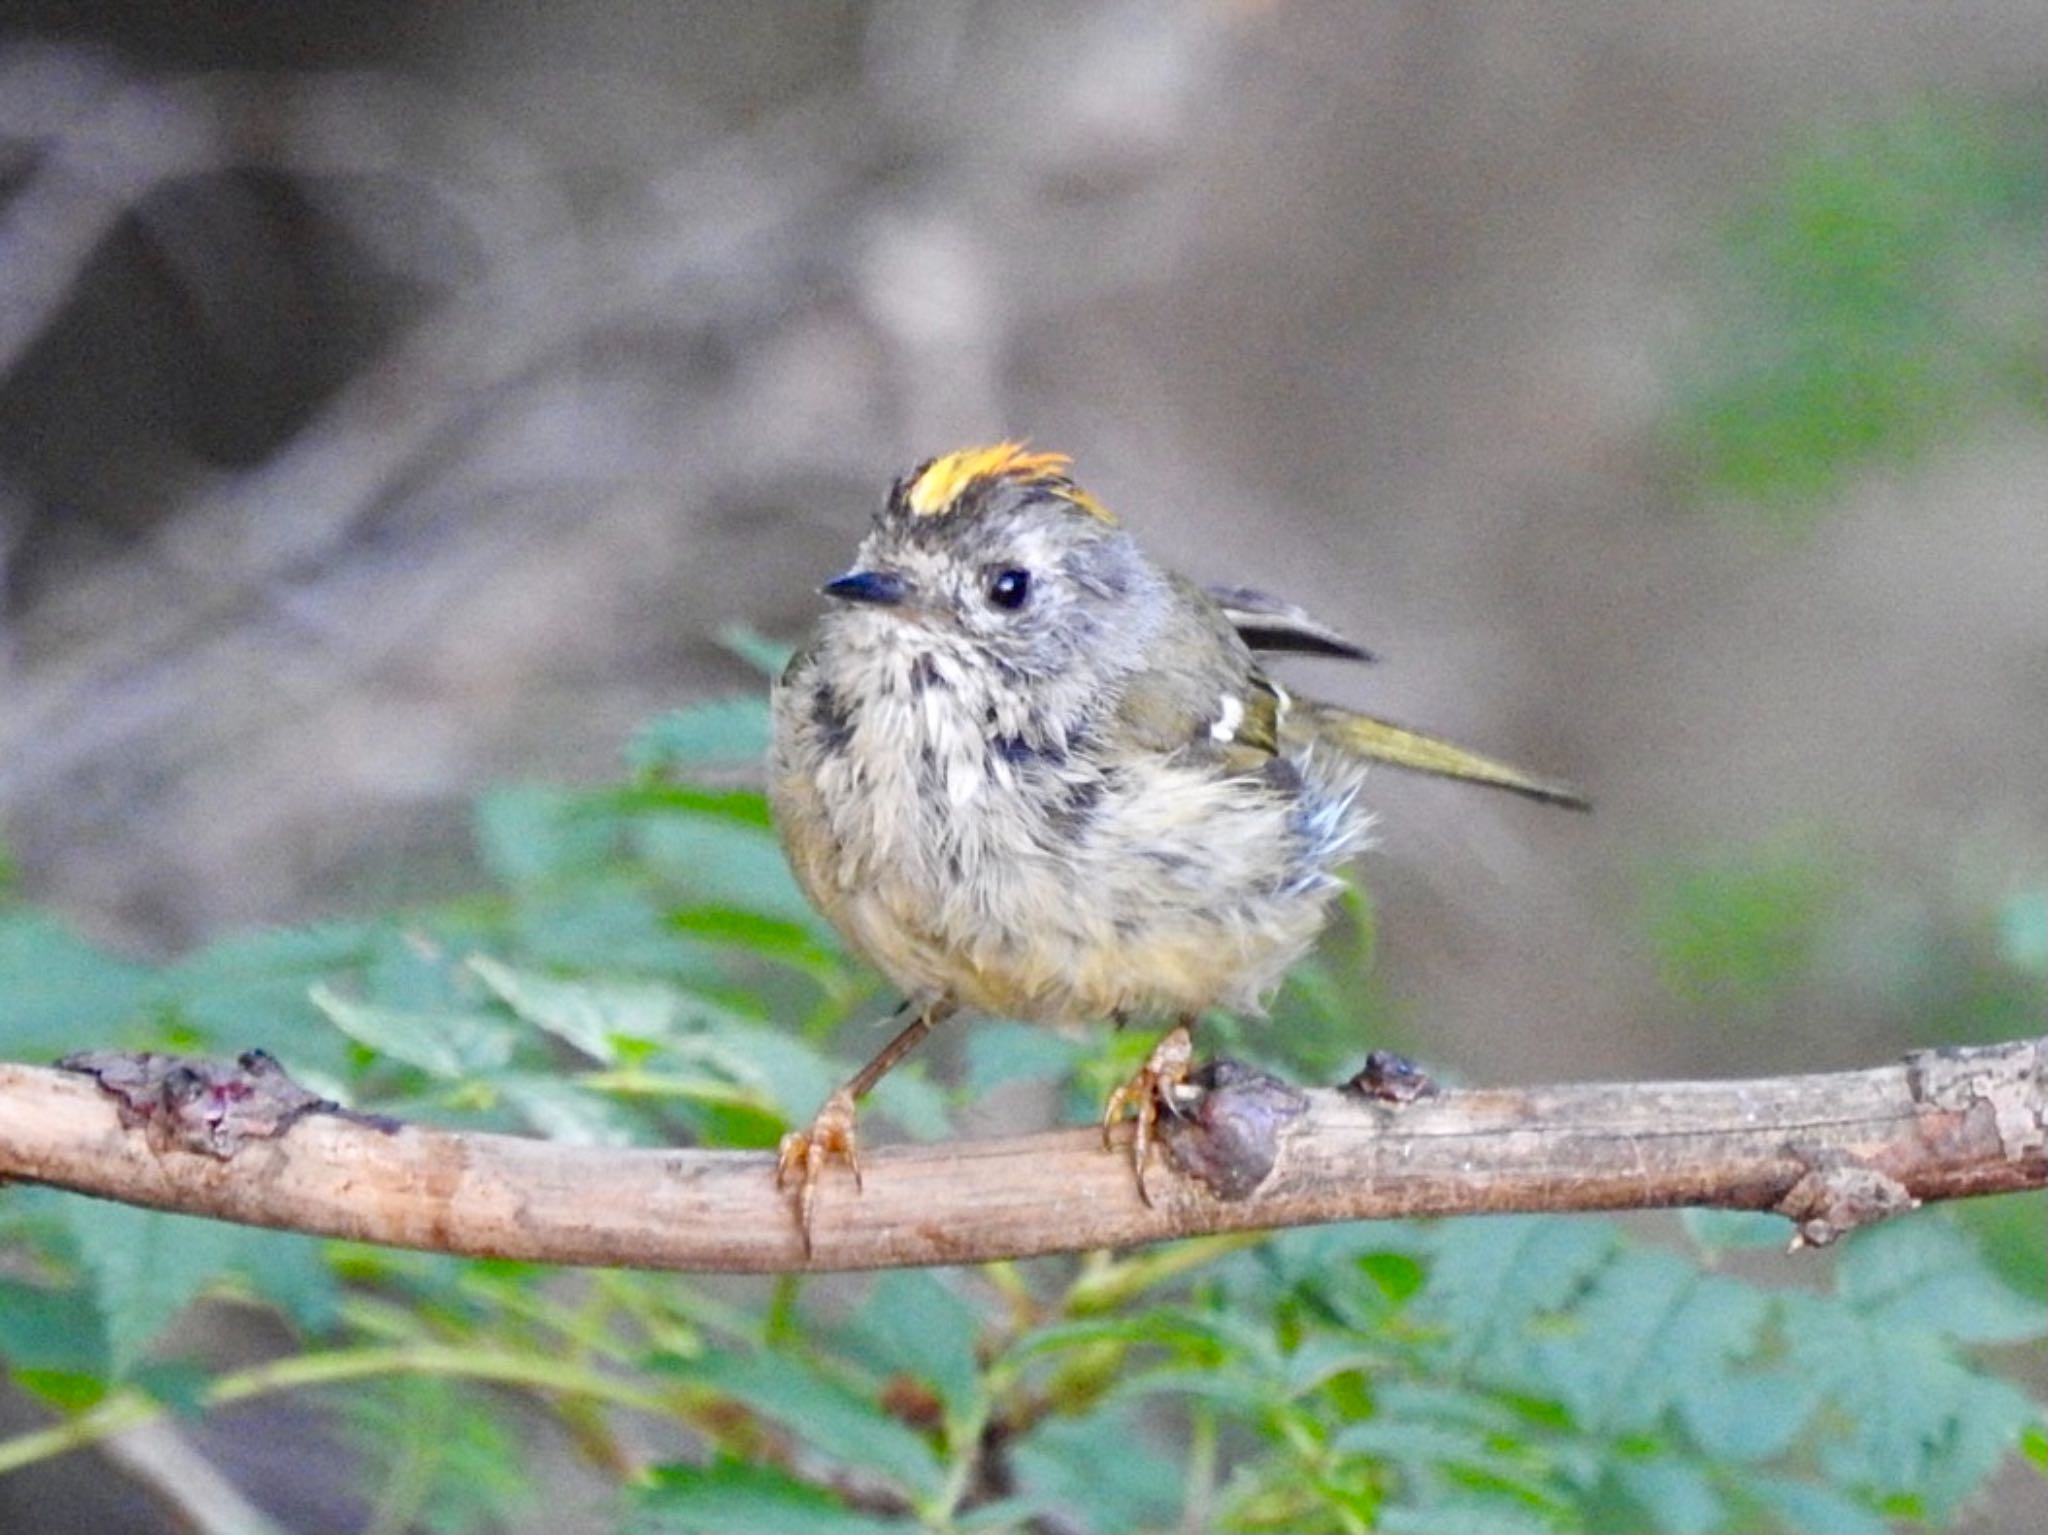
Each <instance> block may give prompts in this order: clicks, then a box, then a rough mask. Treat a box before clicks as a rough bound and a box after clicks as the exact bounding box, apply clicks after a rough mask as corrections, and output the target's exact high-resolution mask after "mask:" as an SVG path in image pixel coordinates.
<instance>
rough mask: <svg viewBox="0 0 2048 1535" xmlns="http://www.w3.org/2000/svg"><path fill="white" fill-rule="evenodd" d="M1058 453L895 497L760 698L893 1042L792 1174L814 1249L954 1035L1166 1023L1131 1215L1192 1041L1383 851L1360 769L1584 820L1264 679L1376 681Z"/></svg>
mask: <svg viewBox="0 0 2048 1535" xmlns="http://www.w3.org/2000/svg"><path fill="white" fill-rule="evenodd" d="M1071 470H1072V460H1071V459H1070V458H1068V457H1067V456H1066V455H1064V454H1060V453H1052V452H1037V451H1033V450H1031V449H1030V448H1028V447H1027V446H1026V445H1025V444H1024V443H1022V442H1019V441H1004V442H998V443H992V444H988V445H985V446H977V447H969V448H963V449H961V450H959V451H956V452H952V453H947V454H944V455H941V456H938V457H934V458H930V459H927V460H925V461H924V462H922V463H920V464H918V465H917V466H916V467H915V468H913V469H912V470H910V472H909V473H908V474H906V475H903V476H902V477H901V478H899V479H898V480H896V481H895V483H894V484H893V485H892V487H891V488H890V491H889V494H888V496H887V498H886V499H885V500H884V502H883V503H882V505H881V507H880V509H879V511H878V512H877V514H876V516H875V519H874V522H873V525H872V527H871V528H870V529H869V531H868V532H867V534H866V536H865V538H864V539H863V540H862V541H861V543H860V545H859V548H858V550H857V552H856V555H855V558H854V562H853V565H852V567H851V568H850V569H848V570H846V571H845V572H844V573H842V574H840V575H838V576H836V577H834V578H833V579H831V580H829V581H827V582H826V583H825V584H824V586H823V588H822V594H823V595H824V596H825V597H826V598H827V599H828V601H829V606H828V608H827V610H826V611H825V612H824V614H823V615H822V616H821V618H820V619H819V621H818V623H817V625H816V627H815V628H814V630H813V632H812V633H811V635H810V637H809V638H808V640H807V641H806V642H805V643H804V644H803V645H801V646H800V647H799V648H798V649H797V650H796V651H795V653H794V654H793V655H792V656H791V658H790V661H789V663H788V665H787V667H786V668H785V669H784V670H783V672H782V674H781V676H780V677H779V679H778V680H777V681H776V683H775V685H774V687H773V689H772V695H771V704H770V716H771V722H772V723H771V731H770V748H769V761H768V798H769V804H770V808H771V810H772V812H773V816H774V821H775V825H776V828H777V830H778V832H779V834H780V837H781V839H782V843H783V846H784V848H785V850H786V852H787V854H788V857H789V861H790V864H791V867H792V869H793V870H794V872H795V875H796V878H797V881H798V883H799V884H800V885H801V887H802V888H803V890H804V892H805V893H806V894H807V896H808V897H809V898H810V900H811V901H812V902H813V903H814V904H815V905H816V906H817V907H818V909H819V910H820V911H821V912H822V913H823V914H824V915H825V917H826V918H827V919H828V920H829V921H830V922H831V924H832V926H833V927H834V928H835V929H836V930H837V931H838V933H839V934H840V935H841V936H842V937H843V938H844V939H845V941H846V942H847V944H848V945H849V946H850V947H851V948H852V949H853V950H855V951H856V952H858V953H859V954H861V955H863V956H865V957H866V958H867V959H868V960H869V961H870V962H871V963H872V964H873V965H874V966H875V967H876V968H877V969H879V970H880V971H881V973H882V974H883V975H884V976H886V977H887V978H888V980H889V981H890V982H891V983H892V984H893V985H894V986H895V987H897V988H898V989H899V990H900V991H901V993H902V994H903V996H904V998H905V1003H904V1008H903V1011H902V1013H901V1014H900V1015H899V1016H907V1017H908V1019H909V1022H908V1023H907V1024H906V1025H905V1026H904V1027H903V1028H902V1029H901V1031H900V1032H899V1033H897V1034H896V1035H895V1036H894V1037H893V1038H892V1039H891V1040H890V1041H889V1043H888V1044H886V1045H885V1046H883V1048H882V1049H881V1050H880V1051H879V1052H878V1053H877V1054H876V1055H875V1056H874V1058H873V1059H872V1060H870V1061H869V1062H868V1063H867V1064H866V1065H864V1066H863V1067H862V1068H861V1069H860V1070H859V1071H858V1072H856V1073H855V1074H854V1075H853V1076H852V1077H851V1078H850V1079H848V1080H847V1081H846V1082H845V1083H844V1084H842V1085H841V1086H840V1087H839V1088H838V1089H837V1090H836V1091H834V1092H833V1093H832V1094H831V1095H830V1096H829V1097H828V1098H827V1099H826V1100H825V1103H824V1104H823V1106H822V1107H821V1108H820V1109H819V1111H818V1113H817V1115H816V1117H815V1118H814V1119H813V1120H812V1121H811V1123H810V1124H809V1125H808V1126H806V1127H804V1128H801V1129H793V1130H791V1131H790V1132H789V1133H788V1134H787V1135H785V1136H784V1137H783V1139H782V1142H781V1144H780V1146H779V1147H778V1149H777V1157H776V1172H775V1176H776V1182H777V1186H778V1187H779V1188H782V1189H784V1190H791V1191H793V1201H794V1206H795V1211H794V1213H795V1216H796V1220H797V1224H798V1227H799V1229H800V1231H801V1234H802V1237H803V1242H804V1245H805V1248H806V1250H807V1251H808V1250H809V1248H810V1245H811V1232H812V1224H813V1219H814V1215H815V1204H816V1199H817V1194H818V1189H819V1187H820V1185H821V1183H822V1181H823V1179H824V1177H825V1174H826V1172H827V1170H828V1168H830V1167H831V1166H832V1165H833V1164H834V1163H835V1162H842V1161H843V1162H844V1163H845V1164H846V1165H847V1167H848V1169H849V1170H850V1172H851V1173H852V1176H853V1179H854V1185H855V1188H856V1190H858V1188H859V1187H860V1181H861V1173H860V1159H859V1152H858V1144H857V1138H856V1131H855V1125H856V1118H857V1106H858V1103H859V1101H860V1099H862V1098H863V1097H864V1096H865V1095H866V1094H867V1093H868V1092H869V1091H870V1090H871V1089H873V1087H874V1086H875V1084H876V1083H877V1082H879V1081H880V1080H881V1079H882V1077H883V1076H884V1075H886V1074H887V1073H888V1072H889V1071H890V1070H891V1069H892V1068H893V1067H894V1066H896V1065H897V1064H898V1063H899V1062H900V1061H901V1060H902V1059H903V1058H904V1057H905V1056H907V1055H909V1054H910V1053H911V1052H912V1051H913V1050H914V1049H915V1048H916V1047H917V1045H918V1044H919V1043H920V1042H921V1041H922V1040H923V1039H924V1038H925V1037H926V1036H927V1035H928V1034H929V1033H930V1032H931V1031H932V1030H933V1029H934V1028H936V1027H938V1026H939V1025H940V1024H941V1023H943V1022H944V1021H945V1020H946V1019H948V1018H949V1017H951V1016H952V1015H953V1014H955V1013H956V1012H958V1011H960V1010H962V1009H969V1010H973V1011H976V1012H979V1013H983V1014H992V1015H996V1016H1002V1017H1009V1018H1014V1019H1021V1020H1025V1021H1029V1022H1043V1023H1049V1024H1072V1023H1079V1022H1085V1021H1090V1020H1104V1019H1108V1020H1114V1021H1116V1022H1118V1023H1122V1022H1124V1021H1125V1020H1127V1019H1136V1018H1154V1019H1170V1020H1172V1026H1171V1027H1170V1028H1169V1029H1168V1030H1167V1032H1166V1033H1165V1034H1163V1035H1162V1036H1161V1037H1160V1039H1159V1041H1158V1043H1157V1044H1156V1045H1155V1046H1154V1047H1153V1049H1152V1051H1151V1053H1150V1054H1149V1056H1148V1057H1147V1059H1146V1061H1145V1064H1144V1065H1143V1066H1142V1067H1141V1068H1140V1069H1139V1071H1138V1072H1137V1073H1136V1074H1135V1075H1134V1076H1133V1077H1132V1078H1131V1079H1130V1081H1128V1082H1126V1083H1125V1084H1123V1085H1122V1086H1120V1087H1118V1088H1117V1089H1116V1091H1115V1092H1114V1093H1113V1094H1112V1095H1111V1097H1110V1100H1109V1102H1108V1104H1107V1105H1106V1107H1105V1110H1104V1114H1103V1120H1102V1124H1103V1133H1104V1139H1105V1142H1106V1143H1107V1142H1108V1141H1109V1140H1110V1132H1111V1130H1112V1128H1113V1126H1114V1125H1115V1124H1117V1123H1118V1122H1119V1121H1120V1120H1121V1119H1122V1118H1123V1117H1124V1115H1125V1111H1126V1110H1127V1109H1128V1110H1129V1111H1130V1114H1131V1117H1132V1119H1133V1130H1132V1139H1131V1158H1132V1164H1133V1167H1134V1170H1135V1175H1136V1178H1137V1184H1138V1192H1139V1194H1140V1196H1141V1197H1143V1198H1145V1199H1146V1201H1147V1202H1148V1203H1149V1202H1150V1198H1151V1196H1150V1191H1149V1188H1148V1185H1147V1181H1146V1180H1147V1159H1148V1155H1149V1150H1150V1145H1151V1142H1152V1138H1153V1131H1154V1128H1155V1126H1156V1123H1157V1120H1158V1116H1159V1114H1160V1113H1161V1112H1162V1109H1164V1110H1165V1111H1168V1112H1170V1111H1171V1110H1172V1105H1173V1096H1172V1095H1173V1093H1174V1092H1175V1090H1176V1089H1179V1088H1181V1087H1182V1086H1183V1084H1185V1082H1186V1080H1187V1077H1188V1075H1189V1071H1190V1066H1191V1062H1192V1056H1193V1044H1192V1039H1193V1036H1192V1032H1191V1031H1192V1028H1193V1025H1194V1022H1195V1019H1196V1018H1197V1016H1198V1015H1199V1014H1201V1013H1202V1012H1204V1011H1205V1010H1207V1009H1209V1008H1211V1007H1223V1008H1228V1009H1232V1010H1236V1011H1239V1012H1243V1013H1248V1014H1256V1013H1258V1012H1259V1011H1261V1010H1262V1008H1263V1005H1264V1003H1265V1001H1266V999H1267V998H1268V996H1269V995H1270V993H1271V992H1272V991H1273V989H1274V988H1275V987H1276V986H1277V985H1278V983H1279V981H1280V979H1281V977H1282V976H1283V974H1284V973H1285V972H1286V971H1287V969H1288V968H1289V966H1291V965H1292V964H1293V963H1294V962H1295V961H1296V960H1298V959H1299V958H1300V957H1301V956H1302V955H1303V953H1304V952H1305V951H1306V950H1307V949H1308V948H1309V947H1310V945H1311V944H1312V943H1313V942H1314V940H1315V938H1316V936H1317V934H1318V933H1319V932H1320V930H1321V928H1322V927H1323V925H1324V922H1325V920H1326V919H1327V916H1328V911H1329V906H1330V903H1331V900H1332V898H1333V897H1334V896H1335V895H1336V894H1337V892H1338V891H1339V890H1340V889H1341V888H1342V881H1341V879H1340V877H1339V875H1338V872H1337V871H1338V870H1339V869H1340V868H1341V867H1342V866H1343V865H1345V864H1346V863H1348V862H1349V861H1351V860H1352V859H1353V858H1354V857H1355V856H1356V855H1357V854H1358V853H1360V852H1361V851H1363V850H1364V849H1365V848H1366V847H1367V846H1368V844H1369V842H1370V841H1371V831H1372V825H1373V816H1372V814H1371V812H1370V811H1369V810H1368V809H1367V808H1366V807H1365V804H1364V803H1363V801H1362V799H1361V794H1360V790H1361V786H1362V784H1363V782H1364V779H1365V776H1366V771H1367V768H1368V765H1369V764H1371V763H1375V762H1379V763H1389V764H1392V765H1394V766H1397V767H1401V768H1407V769H1412V770H1416V771H1419V772H1423V773H1428V774H1434V775H1438V776H1443V777H1448V778H1454V779H1461V780H1465V781H1468V782H1472V783H1477V784H1483V785H1490V786H1492V787H1495V788H1499V789H1504V790H1507V791H1510V792H1512V793H1515V794H1519V795H1522V796H1525V797H1527V798H1530V799H1533V800H1538V801H1542V802H1546V803H1549V804H1554V805H1561V806H1567V807H1572V808H1580V809H1583V808H1586V806H1587V801H1586V799H1585V797H1584V796H1583V795H1582V794H1580V792H1579V791H1578V790H1577V789H1575V788H1573V787H1572V786H1570V785H1569V784H1566V783H1563V782H1560V781H1557V780H1553V779H1549V778H1544V777H1539V776H1537V775H1534V774H1530V773H1526V772H1524V771H1522V770H1521V769H1519V768H1515V767H1512V766H1509V765H1508V764H1506V763H1503V762H1499V761H1496V760H1494V759H1492V758H1489V757H1485V756H1481V755H1479V754H1477V753H1475V752H1471V751H1467V750H1465V749H1464V748H1462V747H1458V746H1454V745H1451V744H1450V743H1448V742H1445V741H1441V740H1438V739H1436V738H1435V737H1432V736H1429V735H1426V734H1423V733H1421V732H1419V731H1414V730H1410V729H1407V728H1405V727H1403V726H1400V725H1396V724H1393V723H1391V722H1389V721H1386V720H1382V719H1378V718H1375V717H1373V716H1371V715H1367V714H1362V713H1359V712H1357V711H1355V710H1352V709H1348V708H1344V707H1340V706H1338V705H1335V704H1329V703H1323V702H1319V701H1316V700H1313V699H1309V698H1304V697H1300V696H1298V695H1296V694H1295V693H1293V692H1291V691H1290V690H1289V689H1287V688H1286V687H1284V686H1282V685H1281V684H1280V683H1279V682H1277V681H1275V680H1274V679H1273V677H1272V676H1271V675H1270V674H1269V672H1268V670H1267V668H1266V664H1265V660H1264V658H1265V657H1268V656H1273V655H1285V654H1289V653H1293V654H1310V655H1321V656H1334V657H1340V658H1347V659H1351V660H1358V661H1364V660H1369V659H1371V656H1370V653H1369V652H1367V651H1366V650H1365V649H1364V648H1363V647H1361V646H1358V645H1356V644H1354V643H1352V642H1351V641H1350V640H1348V639H1346V638H1345V637H1344V636H1343V635H1342V634H1340V633H1339V632H1338V631H1337V630H1335V629H1333V628H1331V627H1329V626H1328V625H1325V624H1323V623H1321V622H1319V621H1318V620H1316V619H1314V618H1313V617H1311V616H1310V615H1309V614H1308V613H1306V612H1305V611H1304V610H1303V609H1302V608H1300V607H1299V606H1297V605H1296V604H1294V603H1292V602H1290V601H1287V600H1286V599H1284V598H1280V597H1275V596H1272V595H1269V594H1267V593H1265V592H1262V591H1260V590H1258V589H1256V588H1253V587H1249V586H1244V585H1238V584H1230V585H1223V586H1212V587H1203V586H1200V585H1197V584H1196V583H1195V582H1193V581H1191V580H1189V579H1187V578H1185V577H1183V576H1180V575H1177V574H1175V573H1173V572H1171V571H1169V570H1166V569H1164V568H1163V567H1161V566H1160V565H1158V564H1157V563H1155V562H1154V561H1153V560H1152V559H1151V557H1150V556H1148V555H1147V554H1146V553H1145V551H1144V550H1143V548H1142V547H1141V546H1140V545H1139V543H1138V541H1137V539H1136V538H1135V537H1134V536H1133V535H1132V534H1131V533H1130V531H1129V530H1128V529H1127V528H1126V527H1125V526H1124V525H1123V524H1122V522H1121V521H1119V519H1118V518H1117V517H1115V516H1114V515H1113V514H1112V513H1111V512H1110V511H1109V510H1108V509H1107V508H1106V507H1104V506H1103V504H1102V503H1101V502H1100V501H1099V500H1097V499H1096V498H1095V497H1094V496H1093V495H1091V494H1090V493H1089V492H1088V491H1086V490H1084V489H1082V488H1081V486H1080V485H1078V484H1077V483H1076V482H1075V480H1074V479H1073V477H1072V473H1071Z"/></svg>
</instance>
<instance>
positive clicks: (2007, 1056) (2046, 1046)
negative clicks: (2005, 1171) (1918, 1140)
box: [1906, 1039, 2048, 1161]
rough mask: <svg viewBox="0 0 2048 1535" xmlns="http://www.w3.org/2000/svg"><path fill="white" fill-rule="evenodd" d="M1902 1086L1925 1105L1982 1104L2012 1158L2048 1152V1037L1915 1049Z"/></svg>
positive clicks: (1966, 1108)
mask: <svg viewBox="0 0 2048 1535" xmlns="http://www.w3.org/2000/svg"><path fill="white" fill-rule="evenodd" d="M1906 1086H1907V1090H1908V1091H1909V1092H1911V1093H1912V1095H1913V1099H1914V1101H1915V1102H1917V1103H1922V1104H1925V1105H1927V1106H1928V1107H1929V1108H1935V1109H1943V1110H1946V1111H1948V1112H1951V1113H1955V1114H1962V1115H1967V1114H1969V1113H1970V1112H1971V1111H1972V1110H1974V1109H1977V1108H1979V1107H1983V1108H1985V1109H1987V1110H1988V1111H1989V1113H1990V1115H1991V1123H1992V1126H1993V1128H1994V1129H1995V1131H1996V1133H1997V1135H1998V1144H1999V1149H2000V1150H2001V1151H2003V1152H2004V1153H2005V1155H2006V1156H2007V1157H2008V1158H2010V1159H2012V1160H2014V1161H2024V1160H2027V1159H2029V1158H2034V1157H2039V1156H2042V1155H2043V1154H2048V1040H2042V1039H2016V1040H2012V1041H2011V1042H2009V1043H2006V1044H2002V1045H1968V1046H1944V1047H1942V1048H1939V1049H1934V1050H1915V1051H1914V1052H1913V1053H1912V1054H1910V1055H1908V1056H1907V1057H1906Z"/></svg>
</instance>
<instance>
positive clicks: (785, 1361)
mask: <svg viewBox="0 0 2048 1535" xmlns="http://www.w3.org/2000/svg"><path fill="white" fill-rule="evenodd" d="M682 1373H683V1375H684V1376H685V1377H686V1378H687V1379H690V1380H692V1381H694V1382H695V1383H696V1384H698V1385H700V1386H706V1387H709V1388H710V1389H711V1390H714V1391H717V1392H719V1393H721V1394H723V1395H725V1396H729V1397H731V1398H732V1399H733V1400H735V1401H737V1402H740V1403H741V1404H743V1405H744V1406H746V1407H749V1408H751V1409H752V1410H753V1411H755V1412H758V1413H760V1414H761V1415H762V1416H763V1417H766V1418H772V1419H773V1420H774V1421H775V1422H777V1423H779V1424H781V1425H782V1426H783V1427H784V1428H786V1429H788V1430H789V1431H790V1432H791V1433H792V1434H795V1435H796V1436H797V1437H798V1438H800V1439H801V1440H802V1441H803V1443H804V1444H805V1445H807V1446H808V1447H809V1448H810V1449H811V1450H813V1451H814V1452H816V1453H817V1454H820V1455H823V1456H826V1457H827V1458H829V1459H832V1460H836V1461H839V1462H841V1463H842V1464H845V1465H848V1466H857V1467H859V1468H861V1469H862V1470H865V1471H870V1472H873V1473H874V1474H876V1475H878V1476H882V1477H885V1478H887V1479H888V1480H889V1481H891V1482H893V1483H894V1484H895V1485H896V1486H897V1487H899V1488H901V1489H902V1490H903V1491H904V1492H905V1493H907V1494H908V1495H910V1496H912V1497H928V1496H930V1495H931V1494H932V1493H933V1492H934V1491H936V1490H937V1487H938V1484H939V1475H940V1468H939V1462H938V1458H937V1456H935V1455H934V1454H933V1453H932V1449H931V1446H929V1445H928V1444H926V1443H925V1442H924V1440H923V1439H922V1438H921V1437H919V1436H918V1435H917V1434H916V1433H914V1432H912V1431H911V1430H910V1429H908V1428H906V1427H904V1426H903V1424H901V1423H899V1422H897V1421H896V1419H894V1418H892V1417H890V1416H889V1415H888V1414H887V1413H886V1412H884V1411H883V1410H882V1408H881V1406H880V1404H879V1403H876V1402H872V1401H869V1400H868V1399H867V1398H865V1397H862V1396H858V1395H856V1394H855V1393H854V1392H852V1391H850V1390H848V1389H847V1388H846V1387H844V1386H842V1385H840V1384H839V1383H838V1382H837V1381H833V1380H829V1379H827V1378H826V1377H824V1376H823V1375H820V1374H819V1373H818V1372H817V1371H816V1370H815V1369H813V1368H812V1367H811V1366H810V1365H808V1364H807V1363H805V1362H804V1361H802V1360H800V1359H797V1358H794V1357H793V1356H791V1355H788V1354H780V1353H773V1352H770V1351H768V1350H765V1349H759V1350H754V1351H751V1352H746V1353H728V1354H712V1355H707V1356H706V1357H704V1358H702V1359H698V1360H695V1361H692V1362H691V1363H690V1364H689V1365H688V1366H687V1367H685V1368H684V1369H683V1371H682Z"/></svg>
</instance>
